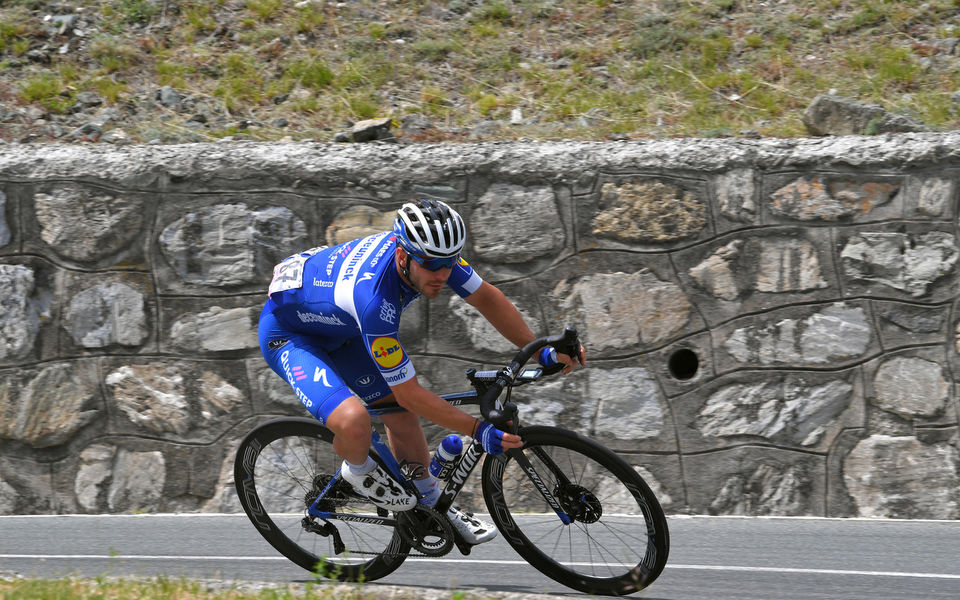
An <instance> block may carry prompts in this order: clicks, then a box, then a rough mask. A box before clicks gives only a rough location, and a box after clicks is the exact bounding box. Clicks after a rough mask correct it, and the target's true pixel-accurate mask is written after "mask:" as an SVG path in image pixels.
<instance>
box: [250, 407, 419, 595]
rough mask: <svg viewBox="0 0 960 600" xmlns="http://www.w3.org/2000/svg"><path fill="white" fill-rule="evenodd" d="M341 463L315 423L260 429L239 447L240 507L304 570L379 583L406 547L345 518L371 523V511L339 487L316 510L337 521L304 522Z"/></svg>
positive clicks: (387, 530)
mask: <svg viewBox="0 0 960 600" xmlns="http://www.w3.org/2000/svg"><path fill="white" fill-rule="evenodd" d="M374 458H376V457H374ZM340 463H341V459H340V458H339V457H338V456H337V454H336V453H335V452H334V451H333V433H331V432H330V430H329V429H327V428H326V427H324V426H323V425H321V424H320V423H319V422H317V421H315V420H313V419H306V418H300V417H286V418H281V419H274V420H273V421H270V422H268V423H264V424H263V425H260V426H259V427H257V428H255V429H254V430H253V431H251V432H250V433H248V434H247V436H246V437H245V438H244V439H243V441H242V442H240V446H239V447H238V448H237V458H236V461H235V463H234V480H235V482H236V487H237V493H238V494H239V496H240V504H241V505H243V510H244V511H246V513H247V516H248V517H250V521H251V522H252V523H253V524H254V526H256V528H257V531H259V532H260V534H261V535H262V536H263V537H264V539H266V540H267V541H268V542H270V545H272V546H273V547H274V548H276V549H277V550H278V551H279V552H280V553H281V554H283V555H284V556H286V557H287V558H289V559H290V560H292V561H293V562H295V563H296V564H298V565H300V566H301V567H303V568H304V569H308V570H310V571H313V572H315V573H318V574H321V575H324V576H326V577H330V578H332V579H338V580H344V581H370V580H374V579H379V578H380V577H384V576H386V575H389V574H390V573H392V572H393V571H395V570H396V569H397V567H399V566H400V564H401V563H403V561H404V559H405V558H406V555H407V552H408V551H409V549H410V547H409V546H408V545H407V543H406V542H404V541H403V540H402V539H401V537H400V535H399V533H398V532H397V531H396V528H395V527H393V526H387V525H379V524H373V523H368V522H362V521H356V520H353V519H351V517H361V518H362V516H363V515H368V516H371V517H376V516H377V509H376V507H374V506H373V505H372V504H370V503H368V502H366V501H364V500H360V499H358V498H357V497H356V496H354V495H352V494H350V493H349V491H350V490H349V486H347V488H346V489H344V488H342V486H341V484H340V483H338V484H337V485H336V486H335V488H334V489H333V490H331V493H329V494H328V495H327V496H326V497H325V498H324V499H323V500H321V503H320V508H321V510H324V511H327V512H331V513H335V514H336V515H337V516H338V518H331V519H329V520H326V521H322V520H319V519H316V518H313V517H309V516H308V515H307V508H308V507H309V506H310V505H311V504H312V503H313V502H314V500H315V499H316V497H317V494H318V493H319V492H320V490H322V489H324V487H325V486H326V484H327V483H328V482H329V481H330V480H332V479H333V478H334V476H335V475H336V473H337V470H338V469H339V468H340ZM344 485H346V484H344Z"/></svg>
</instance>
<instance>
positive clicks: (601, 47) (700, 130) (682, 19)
mask: <svg viewBox="0 0 960 600" xmlns="http://www.w3.org/2000/svg"><path fill="white" fill-rule="evenodd" d="M71 4H72V5H73V6H76V7H79V8H82V9H83V12H82V15H83V18H84V19H85V20H87V22H88V31H86V32H85V35H84V37H82V38H79V37H76V36H74V37H72V38H67V37H64V36H57V35H56V34H51V30H53V29H54V28H53V27H52V25H51V24H50V23H49V22H45V21H44V16H46V15H47V14H48V13H46V12H45V10H44V8H45V6H46V3H44V2H40V1H38V0H7V1H6V2H4V3H3V6H2V7H0V77H3V78H4V79H5V80H7V81H8V82H11V83H14V82H15V83H16V85H10V86H8V87H9V89H11V90H16V91H13V92H8V93H6V94H3V93H0V102H6V103H7V105H8V106H9V105H11V104H14V105H16V104H21V105H22V104H36V105H40V106H43V107H45V109H46V110H48V111H51V112H52V113H53V114H58V113H59V114H68V113H69V112H70V111H71V110H72V109H73V106H74V104H75V102H76V97H77V94H78V93H79V92H81V91H85V90H90V91H97V92H98V93H100V94H101V95H102V96H104V97H106V98H107V100H108V102H109V103H110V104H112V105H115V106H134V107H137V108H139V109H140V110H141V121H143V122H142V124H141V125H140V126H139V129H138V130H134V131H131V133H133V134H134V136H135V137H137V138H143V137H145V136H148V135H152V133H150V132H151V131H153V132H155V131H156V130H163V129H165V128H166V129H170V130H174V129H176V128H177V127H179V128H181V129H182V128H183V126H184V124H185V123H186V122H187V121H188V120H189V119H190V118H191V117H192V116H195V113H197V112H203V113H204V114H205V115H206V116H207V117H208V120H207V123H206V124H205V126H204V127H203V128H200V129H199V130H198V129H195V131H198V132H199V133H198V134H201V135H203V136H205V137H207V138H216V137H220V136H223V135H229V134H233V133H236V128H231V127H229V126H228V124H229V123H231V122H236V121H238V120H248V121H252V122H255V123H258V124H260V126H259V127H253V128H251V129H250V130H249V131H248V132H247V133H248V134H250V135H252V136H253V137H255V138H257V139H278V138H280V137H282V136H291V137H293V138H295V139H300V138H312V139H321V140H322V139H330V138H331V137H332V135H333V134H334V133H335V132H336V131H337V130H339V129H342V128H343V127H344V126H345V124H346V123H347V122H350V121H356V120H359V119H366V118H371V117H391V118H394V119H399V118H401V117H403V116H405V115H408V114H411V113H420V114H423V115H426V116H427V117H428V118H430V119H431V120H432V121H433V122H434V123H435V124H436V125H437V126H438V127H437V128H436V129H435V130H433V131H432V132H426V133H420V134H419V137H418V138H417V139H423V140H433V139H439V140H443V139H457V138H458V136H461V135H462V131H461V130H460V128H464V127H472V126H473V125H475V124H476V123H478V122H479V121H483V120H499V121H502V122H504V123H505V124H506V123H508V122H509V120H510V119H511V116H513V117H517V116H519V117H520V120H519V122H517V123H516V124H514V125H506V126H504V127H501V128H500V129H499V130H498V131H497V132H496V133H493V134H491V138H493V139H511V138H517V137H527V138H532V139H557V138H582V139H603V138H606V137H610V136H619V137H624V136H629V137H648V136H717V135H739V134H740V133H741V132H742V131H743V130H746V129H749V130H754V131H756V132H758V133H760V134H762V135H768V136H781V137H790V136H798V135H805V131H804V129H803V126H802V124H801V121H800V116H801V113H802V111H803V109H804V108H806V106H807V105H808V104H809V103H810V101H811V100H812V99H813V98H814V97H815V96H816V95H817V94H820V93H826V92H828V91H831V90H832V91H835V92H836V93H839V94H842V95H846V96H849V97H852V98H855V99H858V100H863V101H869V102H877V103H880V104H883V105H884V106H885V107H886V108H887V109H888V110H891V111H895V112H904V113H908V114H911V115H913V116H915V117H917V118H919V119H921V120H922V121H924V122H926V123H927V124H929V125H931V126H933V127H939V128H954V127H956V125H957V123H958V115H957V113H956V112H955V110H954V109H953V106H952V104H951V98H950V97H951V94H952V93H953V92H955V91H956V90H957V89H958V88H960V80H958V79H960V59H958V57H957V56H956V55H955V54H953V53H951V52H950V44H949V43H948V42H947V41H946V40H949V39H950V38H953V37H956V36H960V28H958V27H957V26H955V25H954V23H955V22H956V17H957V15H958V14H960V9H958V6H957V4H958V0H929V1H927V2H923V3H920V2H906V1H893V0H807V1H803V2H778V1H777V0H771V1H769V2H762V3H761V2H753V1H747V0H659V1H657V0H653V1H649V2H647V1H644V2H635V1H629V0H621V1H617V0H588V1H585V0H512V1H510V0H445V1H432V0H352V1H350V2H327V1H323V0H314V1H309V0H307V1H304V2H294V1H281V0H202V1H201V0H73V2H71ZM68 41H69V42H70V43H71V44H72V46H71V49H70V50H69V51H68V52H65V53H64V54H62V55H61V54H59V53H58V52H56V51H54V52H52V53H50V62H49V63H39V62H35V61H34V60H31V59H29V58H27V57H28V52H30V51H31V50H37V49H39V48H41V47H42V46H43V45H44V44H47V45H48V46H49V47H52V48H56V47H58V45H60V44H63V43H66V42H68ZM0 84H2V82H0ZM162 85H170V86H173V87H175V88H176V89H177V90H178V91H180V92H181V93H183V94H185V95H187V96H189V97H190V100H191V102H192V104H190V105H189V107H188V108H189V109H181V110H180V111H177V110H169V109H153V110H152V112H150V113H149V114H148V113H147V108H146V104H148V102H149V99H150V98H152V95H153V94H154V92H155V91H156V89H158V88H159V87H160V86H162ZM0 87H4V86H3V85H0ZM277 117H284V118H285V119H287V120H288V121H289V125H288V126H287V127H274V128H272V127H269V126H268V125H269V123H271V122H272V121H273V119H275V118H277ZM0 131H2V130H0Z"/></svg>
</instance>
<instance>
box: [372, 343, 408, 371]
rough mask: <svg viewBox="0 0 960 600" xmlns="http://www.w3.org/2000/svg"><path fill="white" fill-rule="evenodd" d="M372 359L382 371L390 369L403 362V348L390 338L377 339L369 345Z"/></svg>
mask: <svg viewBox="0 0 960 600" xmlns="http://www.w3.org/2000/svg"><path fill="white" fill-rule="evenodd" d="M370 351H371V352H372V353H373V359H374V360H375V361H377V364H378V365H380V366H381V367H383V368H384V369H392V368H393V367H395V366H397V365H399V364H400V363H401V362H403V348H401V347H400V342H398V341H397V340H396V338H392V337H378V338H376V339H375V340H373V343H372V344H370Z"/></svg>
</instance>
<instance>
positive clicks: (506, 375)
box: [480, 326, 580, 429]
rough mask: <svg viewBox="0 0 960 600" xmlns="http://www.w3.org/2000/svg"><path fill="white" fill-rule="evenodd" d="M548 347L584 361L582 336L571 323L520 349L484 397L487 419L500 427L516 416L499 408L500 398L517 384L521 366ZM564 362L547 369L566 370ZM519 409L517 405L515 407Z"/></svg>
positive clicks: (483, 412)
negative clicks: (581, 353) (558, 332)
mask: <svg viewBox="0 0 960 600" xmlns="http://www.w3.org/2000/svg"><path fill="white" fill-rule="evenodd" d="M545 346H553V347H554V348H556V350H557V352H559V353H561V354H566V355H567V356H570V357H573V358H575V359H576V360H577V361H579V360H580V337H579V335H577V330H576V328H574V327H572V326H567V328H566V329H564V331H563V333H560V334H557V335H550V336H544V337H540V338H537V339H535V340H533V341H532V342H530V343H529V344H527V345H526V346H524V347H523V348H521V349H520V350H519V351H517V353H516V355H514V357H513V360H512V361H510V364H509V365H508V366H506V367H503V368H502V369H500V370H499V371H498V372H497V378H496V379H495V380H494V381H493V382H492V383H491V384H490V387H488V388H487V390H486V392H484V394H483V396H482V397H481V398H480V414H481V415H483V418H484V419H486V420H487V421H490V422H491V423H493V424H494V425H495V426H496V427H498V428H500V429H503V428H504V426H505V425H506V423H507V422H508V421H510V420H511V419H512V417H513V414H511V411H509V410H506V411H505V410H502V409H501V408H497V405H496V403H497V398H499V397H500V394H501V393H503V390H504V388H506V387H507V386H509V385H511V384H513V382H514V379H516V377H517V374H518V373H519V372H520V369H521V368H522V367H523V365H525V364H526V363H527V361H528V360H530V358H531V357H532V356H533V355H534V354H536V353H537V352H538V351H539V350H540V349H541V348H543V347H545ZM563 368H564V365H563V364H562V363H560V364H557V365H551V366H549V367H546V368H544V370H543V372H544V374H547V375H552V374H553V373H557V372H559V371H561V370H563ZM514 411H515V407H514Z"/></svg>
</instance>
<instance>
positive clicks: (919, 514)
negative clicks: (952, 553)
mask: <svg viewBox="0 0 960 600" xmlns="http://www.w3.org/2000/svg"><path fill="white" fill-rule="evenodd" d="M958 467H960V451H958V450H957V445H956V439H954V440H953V442H952V443H951V442H938V443H933V444H925V443H923V442H921V441H920V440H918V439H917V438H916V437H913V436H888V435H879V434H874V435H871V436H868V437H866V438H864V439H862V440H860V441H859V442H858V443H857V445H856V446H854V448H853V449H852V450H851V451H850V453H849V454H848V455H847V456H846V458H845V459H844V462H843V478H844V482H845V484H846V487H847V492H848V493H849V494H850V496H851V497H852V498H853V501H854V503H855V504H856V507H857V514H858V516H863V517H887V518H897V519H956V518H958V516H960V492H958V490H960V478H958V476H957V472H958Z"/></svg>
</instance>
